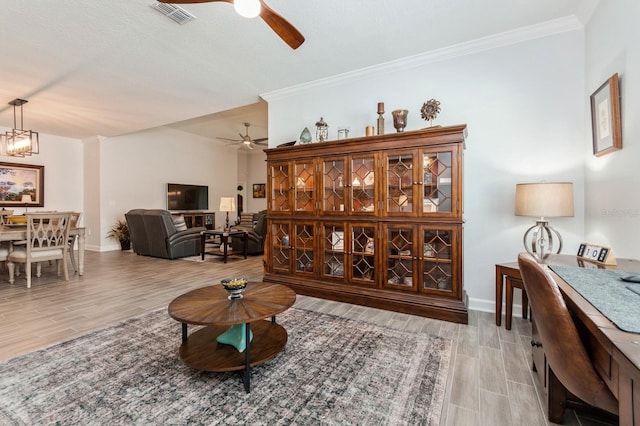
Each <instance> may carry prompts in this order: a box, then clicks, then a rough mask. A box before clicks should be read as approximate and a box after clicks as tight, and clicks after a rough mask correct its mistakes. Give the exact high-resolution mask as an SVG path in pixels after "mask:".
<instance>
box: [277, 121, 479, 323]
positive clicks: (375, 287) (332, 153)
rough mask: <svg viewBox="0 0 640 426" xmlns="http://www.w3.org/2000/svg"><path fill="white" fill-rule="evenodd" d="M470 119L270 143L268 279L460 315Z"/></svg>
mask: <svg viewBox="0 0 640 426" xmlns="http://www.w3.org/2000/svg"><path fill="white" fill-rule="evenodd" d="M465 137H466V126H464V125H460V126H451V127H438V128H430V129H425V130H418V131H413V132H404V133H395V134H388V135H380V136H373V137H363V138H354V139H348V140H340V141H330V142H325V143H321V144H320V143H318V144H307V145H301V146H293V147H281V148H272V149H267V150H266V153H267V163H268V174H269V176H268V190H267V193H268V200H267V201H268V202H267V205H268V212H267V219H268V223H269V226H268V233H267V239H266V242H265V259H266V268H265V276H264V280H265V281H271V282H278V283H283V284H286V285H289V286H290V287H291V288H293V289H294V290H295V291H296V292H298V293H300V294H305V295H310V296H316V297H323V298H328V299H333V300H338V301H344V302H348V303H355V304H361V305H366V306H371V307H376V308H382V309H389V310H395V311H398V312H406V313H411V314H417V315H422V316H428V317H433V318H438V319H444V320H450V321H455V322H461V323H466V322H467V320H468V314H467V307H466V305H467V300H466V294H465V292H464V288H463V279H462V278H463V276H462V275H463V274H462V270H463V268H462V247H463V244H462V235H463V232H462V223H463V220H462V205H463V203H462V201H463V198H462V164H463V163H462V154H463V149H464V140H465Z"/></svg>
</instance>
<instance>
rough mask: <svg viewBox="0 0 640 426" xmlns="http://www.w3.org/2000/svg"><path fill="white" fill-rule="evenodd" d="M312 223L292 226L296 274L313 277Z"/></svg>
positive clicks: (313, 233) (299, 223)
mask: <svg viewBox="0 0 640 426" xmlns="http://www.w3.org/2000/svg"><path fill="white" fill-rule="evenodd" d="M314 235H315V232H314V224H313V222H303V223H301V222H298V223H296V224H295V225H294V238H295V241H294V243H293V250H294V252H295V258H294V261H295V270H296V273H298V274H304V275H313V273H314V272H315V265H314V249H313V244H314V241H313V237H314Z"/></svg>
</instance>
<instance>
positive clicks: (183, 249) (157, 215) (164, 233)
mask: <svg viewBox="0 0 640 426" xmlns="http://www.w3.org/2000/svg"><path fill="white" fill-rule="evenodd" d="M124 216H125V218H126V220H127V225H128V226H129V234H131V245H132V246H133V251H134V252H135V253H137V254H140V255H143V256H153V257H162V258H164V259H176V258H179V257H187V256H197V255H199V254H200V232H202V231H204V230H205V228H202V227H195V228H188V229H187V230H185V231H178V230H177V229H176V226H175V225H174V222H173V218H172V216H171V212H169V211H168V210H155V209H153V210H147V209H134V210H130V211H129V212H127V213H126V214H125V215H124Z"/></svg>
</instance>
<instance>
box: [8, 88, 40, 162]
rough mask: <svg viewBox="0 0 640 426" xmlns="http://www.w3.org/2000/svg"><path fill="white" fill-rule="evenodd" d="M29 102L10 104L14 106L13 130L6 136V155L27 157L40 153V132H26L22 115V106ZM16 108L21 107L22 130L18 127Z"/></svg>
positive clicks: (20, 100)
mask: <svg viewBox="0 0 640 426" xmlns="http://www.w3.org/2000/svg"><path fill="white" fill-rule="evenodd" d="M27 102H29V101H26V100H24V99H14V100H12V101H11V102H9V105H13V129H11V131H9V132H6V133H5V134H4V154H5V155H10V156H13V157H25V156H27V155H32V154H39V153H40V140H39V137H38V132H34V131H32V130H24V119H23V115H22V105H24V104H26V103H27ZM16 107H20V128H18V126H17V119H16Z"/></svg>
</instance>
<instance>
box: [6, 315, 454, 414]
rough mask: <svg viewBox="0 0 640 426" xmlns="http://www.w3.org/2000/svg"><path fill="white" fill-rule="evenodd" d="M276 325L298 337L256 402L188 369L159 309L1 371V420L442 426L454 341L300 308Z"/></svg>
mask: <svg viewBox="0 0 640 426" xmlns="http://www.w3.org/2000/svg"><path fill="white" fill-rule="evenodd" d="M278 322H279V323H280V324H282V325H283V326H284V327H285V329H287V331H288V333H289V341H288V342H287V345H286V347H285V349H284V350H283V351H282V352H281V353H280V354H279V355H278V356H276V358H274V359H272V360H270V361H269V362H267V363H265V364H263V365H260V366H258V367H256V368H254V369H253V375H252V388H251V393H249V394H247V393H245V392H244V388H243V385H242V379H241V376H240V374H239V373H237V372H235V373H208V372H201V371H195V370H192V369H190V368H188V367H186V366H185V365H184V364H183V363H182V361H181V360H180V359H179V356H178V347H179V345H180V340H181V337H180V336H181V334H180V324H179V323H178V322H176V321H174V320H172V319H171V318H169V316H168V315H167V313H166V310H160V311H156V312H153V313H151V314H147V315H144V316H141V317H138V318H134V319H131V320H128V321H126V322H124V323H121V324H117V325H115V326H111V327H108V328H105V329H103V330H99V331H96V332H93V333H90V334H88V335H85V336H82V337H79V338H76V339H73V340H70V341H67V342H63V343H61V344H57V345H54V346H51V347H49V348H45V349H42V350H38V351H36V352H32V353H29V354H26V355H22V356H19V357H16V358H13V359H10V360H8V361H5V362H3V363H0V424H2V425H35V424H38V425H48V424H61V425H76V424H77V425H105V424H109V425H185V424H200V425H218V424H220V425H230V424H251V425H298V424H299V425H306V424H313V425H317V424H324V425H349V424H351V425H363V424H367V425H373V424H375V425H436V424H438V423H439V419H440V415H441V411H442V404H443V398H444V394H445V387H446V380H447V373H448V368H449V361H450V356H451V341H450V340H448V339H445V338H441V337H436V336H429V335H424V334H413V333H407V332H400V331H397V330H393V329H389V328H385V327H380V326H377V325H373V324H369V323H366V322H360V321H354V320H349V319H344V318H340V317H335V316H332V315H326V314H320V313H317V312H310V311H305V310H300V309H294V308H292V309H290V310H288V311H286V312H284V313H283V314H281V315H280V316H278ZM192 331H193V330H191V329H190V332H192Z"/></svg>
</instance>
